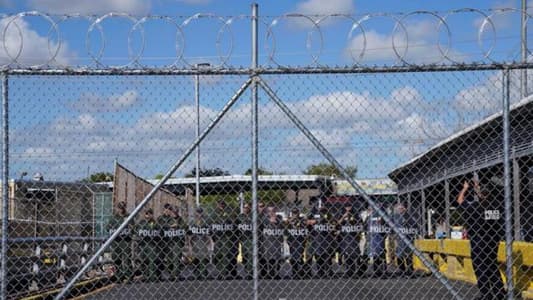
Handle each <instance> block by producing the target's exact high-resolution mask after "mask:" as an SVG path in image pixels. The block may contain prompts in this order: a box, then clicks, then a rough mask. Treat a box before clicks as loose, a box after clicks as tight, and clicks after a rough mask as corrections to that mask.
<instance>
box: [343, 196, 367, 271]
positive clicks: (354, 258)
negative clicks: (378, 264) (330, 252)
mask: <svg viewBox="0 0 533 300" xmlns="http://www.w3.org/2000/svg"><path fill="white" fill-rule="evenodd" d="M338 227H339V232H340V233H339V240H340V241H339V248H340V252H341V255H342V257H343V261H344V269H345V276H346V277H353V276H354V275H355V274H357V275H358V276H360V275H362V274H363V273H364V272H365V270H366V268H365V267H366V263H364V262H363V261H362V259H361V252H360V250H359V241H360V239H361V234H362V232H363V224H362V221H361V218H360V217H359V215H358V214H356V213H355V212H354V211H353V207H352V204H351V203H350V202H347V203H346V204H345V205H344V213H343V214H342V216H341V218H340V219H339V220H338Z"/></svg>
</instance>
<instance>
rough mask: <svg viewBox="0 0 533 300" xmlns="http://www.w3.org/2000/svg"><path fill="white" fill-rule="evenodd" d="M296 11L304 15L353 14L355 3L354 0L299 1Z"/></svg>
mask: <svg viewBox="0 0 533 300" xmlns="http://www.w3.org/2000/svg"><path fill="white" fill-rule="evenodd" d="M296 11H297V12H299V13H302V14H304V15H330V14H352V13H353V12H354V11H355V5H354V1H352V0H328V1H323V0H307V1H303V2H300V3H298V5H297V8H296Z"/></svg>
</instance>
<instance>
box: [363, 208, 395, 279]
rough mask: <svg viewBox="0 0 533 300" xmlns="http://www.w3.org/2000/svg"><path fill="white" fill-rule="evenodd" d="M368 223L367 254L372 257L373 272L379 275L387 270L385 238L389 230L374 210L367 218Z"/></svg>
mask: <svg viewBox="0 0 533 300" xmlns="http://www.w3.org/2000/svg"><path fill="white" fill-rule="evenodd" d="M367 222H368V223H367V224H368V238H367V240H368V256H370V257H371V258H372V259H373V266H374V274H375V275H376V276H381V275H382V274H384V273H385V272H386V270H387V266H386V259H385V254H386V253H385V239H386V237H387V234H388V233H389V232H390V228H389V227H388V226H387V225H386V223H385V220H383V218H382V217H381V216H380V215H379V214H378V213H377V212H375V211H372V212H371V214H370V215H369V216H368V219H367Z"/></svg>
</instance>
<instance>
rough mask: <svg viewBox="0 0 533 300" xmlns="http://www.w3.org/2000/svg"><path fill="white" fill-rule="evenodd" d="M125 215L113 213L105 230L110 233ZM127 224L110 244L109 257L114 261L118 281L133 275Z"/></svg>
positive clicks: (130, 226)
mask: <svg viewBox="0 0 533 300" xmlns="http://www.w3.org/2000/svg"><path fill="white" fill-rule="evenodd" d="M126 217H127V216H120V215H113V217H111V219H110V220H109V223H108V224H107V227H106V228H107V231H108V233H109V235H112V234H113V233H114V232H115V231H116V230H117V229H118V227H119V226H120V225H121V224H122V222H124V220H125V218H126ZM132 227H133V226H132V225H128V226H127V227H126V228H124V230H122V231H121V232H120V234H119V236H118V237H117V238H116V239H115V241H113V243H112V244H111V257H112V258H113V262H114V263H115V268H116V272H115V278H114V279H116V280H118V281H125V280H130V279H131V278H132V276H133V270H132V259H131V256H132V251H131V228H132Z"/></svg>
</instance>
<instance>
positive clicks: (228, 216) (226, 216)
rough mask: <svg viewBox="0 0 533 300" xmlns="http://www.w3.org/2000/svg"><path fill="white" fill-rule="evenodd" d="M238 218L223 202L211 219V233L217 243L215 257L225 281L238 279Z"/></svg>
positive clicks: (220, 201)
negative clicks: (236, 222)
mask: <svg viewBox="0 0 533 300" xmlns="http://www.w3.org/2000/svg"><path fill="white" fill-rule="evenodd" d="M235 221H236V216H235V215H234V214H232V211H231V209H230V208H229V207H227V206H226V203H225V202H224V201H222V200H219V201H218V202H217V207H216V211H215V213H214V215H213V217H212V218H211V231H212V237H213V242H214V243H215V247H214V252H215V253H214V255H215V264H216V266H217V269H218V270H219V271H220V272H221V277H222V278H223V279H233V278H235V277H236V271H237V268H236V265H237V254H238V252H239V244H238V242H239V240H238V238H237V236H236V230H235V229H236V228H235Z"/></svg>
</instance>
